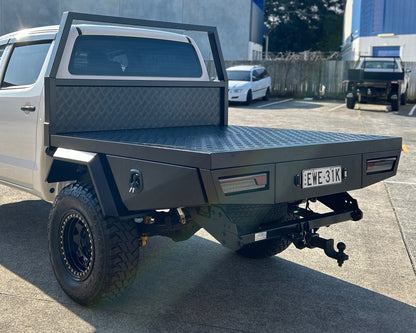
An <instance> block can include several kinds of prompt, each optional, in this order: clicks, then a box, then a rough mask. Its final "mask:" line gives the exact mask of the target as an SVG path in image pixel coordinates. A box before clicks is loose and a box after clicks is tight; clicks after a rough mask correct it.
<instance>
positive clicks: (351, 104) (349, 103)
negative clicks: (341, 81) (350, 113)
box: [346, 97, 355, 110]
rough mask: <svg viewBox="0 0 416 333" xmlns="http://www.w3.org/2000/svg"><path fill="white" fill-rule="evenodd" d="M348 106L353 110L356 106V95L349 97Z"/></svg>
mask: <svg viewBox="0 0 416 333" xmlns="http://www.w3.org/2000/svg"><path fill="white" fill-rule="evenodd" d="M346 104H347V108H348V109H351V110H353V109H354V107H355V98H354V97H347V101H346Z"/></svg>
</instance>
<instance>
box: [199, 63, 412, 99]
mask: <svg viewBox="0 0 416 333" xmlns="http://www.w3.org/2000/svg"><path fill="white" fill-rule="evenodd" d="M225 64H226V67H231V66H237V65H262V66H264V67H266V69H267V71H268V72H269V74H270V76H271V79H272V94H273V95H276V96H281V97H286V96H287V97H294V98H305V97H313V98H326V99H344V98H345V92H344V88H343V83H342V82H343V80H344V79H345V78H346V76H347V72H348V69H350V68H352V67H353V66H354V64H355V62H353V61H342V60H312V61H308V60H298V59H276V60H264V61H255V62H250V61H226V62H225ZM207 66H208V71H209V73H210V75H211V76H213V77H215V70H214V69H213V64H212V63H211V62H208V63H207ZM405 67H406V68H410V69H411V70H412V72H411V73H410V75H411V76H410V84H409V90H408V99H409V100H410V101H416V63H414V62H411V63H406V64H405Z"/></svg>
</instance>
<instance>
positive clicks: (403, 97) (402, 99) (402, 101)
mask: <svg viewBox="0 0 416 333" xmlns="http://www.w3.org/2000/svg"><path fill="white" fill-rule="evenodd" d="M400 104H401V105H406V104H407V90H406V92H405V93H404V94H401V95H400Z"/></svg>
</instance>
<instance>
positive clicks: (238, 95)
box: [227, 66, 272, 105]
mask: <svg viewBox="0 0 416 333" xmlns="http://www.w3.org/2000/svg"><path fill="white" fill-rule="evenodd" d="M227 75H228V80H229V81H228V100H229V101H230V102H245V103H246V104H247V105H249V104H250V103H251V101H252V100H255V99H258V98H263V99H264V100H267V99H268V98H269V96H270V91H271V86H272V82H271V79H270V76H269V73H267V71H266V69H265V68H264V67H261V66H234V67H229V68H227Z"/></svg>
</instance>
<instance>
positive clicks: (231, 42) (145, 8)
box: [0, 0, 263, 60]
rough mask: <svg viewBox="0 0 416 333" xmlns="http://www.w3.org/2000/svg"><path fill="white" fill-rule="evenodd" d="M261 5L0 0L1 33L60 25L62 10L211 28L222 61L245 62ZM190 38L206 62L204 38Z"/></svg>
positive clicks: (239, 0) (226, 0)
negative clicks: (253, 16) (217, 39)
mask: <svg viewBox="0 0 416 333" xmlns="http://www.w3.org/2000/svg"><path fill="white" fill-rule="evenodd" d="M262 3H263V0H254V2H253V0H151V1H149V0H0V34H1V35H3V34H6V33H8V32H12V31H16V30H20V29H23V28H31V27H36V26H45V25H54V24H59V22H60V18H61V15H62V13H63V12H64V11H76V12H84V13H93V14H102V15H113V16H123V17H132V18H140V19H149V20H161V21H171V22H180V23H190V24H201V25H213V26H216V27H217V29H218V34H219V37H220V42H221V46H222V50H223V53H224V58H225V59H229V60H247V59H251V58H250V57H251V52H250V51H251V48H250V46H249V41H250V37H251V35H250V34H251V32H252V30H253V29H252V25H251V23H252V19H251V13H252V6H256V7H255V9H256V10H257V9H258V8H259V5H260V4H262ZM261 23H262V22H261ZM254 30H256V29H254ZM257 30H258V29H257ZM192 37H194V38H195V39H196V40H197V42H198V44H200V45H201V48H202V50H203V54H204V56H205V57H206V58H208V59H209V57H210V56H209V54H208V51H207V50H208V47H207V46H204V45H203V44H201V42H200V39H201V41H202V40H203V38H202V37H201V36H198V35H195V34H193V35H192ZM203 41H204V43H205V40H203Z"/></svg>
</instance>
